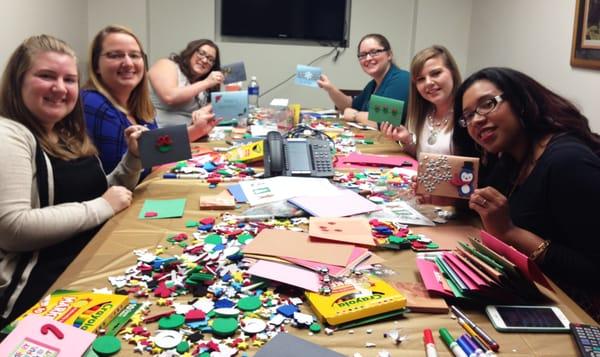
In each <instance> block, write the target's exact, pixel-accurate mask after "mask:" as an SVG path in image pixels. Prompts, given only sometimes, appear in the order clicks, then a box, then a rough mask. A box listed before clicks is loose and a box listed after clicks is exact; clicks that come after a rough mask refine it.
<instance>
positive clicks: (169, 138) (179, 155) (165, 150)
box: [139, 125, 192, 168]
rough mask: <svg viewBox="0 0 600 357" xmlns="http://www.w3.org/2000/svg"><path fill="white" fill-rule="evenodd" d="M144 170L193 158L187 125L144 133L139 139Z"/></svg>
mask: <svg viewBox="0 0 600 357" xmlns="http://www.w3.org/2000/svg"><path fill="white" fill-rule="evenodd" d="M139 150H140V160H141V161H142V166H143V167H144V168H151V167H152V166H156V165H162V164H167V163H172V162H176V161H181V160H187V159H189V158H191V157H192V151H191V148H190V139H189V137H188V132H187V126H186V125H176V126H170V127H166V128H160V129H154V130H149V131H144V132H143V133H142V135H141V136H140V139H139Z"/></svg>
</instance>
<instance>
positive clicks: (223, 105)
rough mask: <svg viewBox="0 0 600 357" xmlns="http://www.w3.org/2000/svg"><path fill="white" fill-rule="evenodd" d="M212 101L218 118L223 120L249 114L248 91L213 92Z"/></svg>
mask: <svg viewBox="0 0 600 357" xmlns="http://www.w3.org/2000/svg"><path fill="white" fill-rule="evenodd" d="M210 102H211V103H212V107H213V111H214V113H215V116H216V117H217V118H220V119H222V120H223V121H230V120H232V119H236V120H237V119H239V118H243V117H246V116H247V115H248V92H247V91H245V90H241V91H236V92H212V93H211V94H210Z"/></svg>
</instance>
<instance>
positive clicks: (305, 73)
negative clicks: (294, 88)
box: [294, 64, 321, 88]
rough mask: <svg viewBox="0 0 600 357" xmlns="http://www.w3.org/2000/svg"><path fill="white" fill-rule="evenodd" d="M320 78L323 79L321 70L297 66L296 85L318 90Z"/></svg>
mask: <svg viewBox="0 0 600 357" xmlns="http://www.w3.org/2000/svg"><path fill="white" fill-rule="evenodd" d="M319 77H321V68H319V67H311V66H305V65H301V64H299V65H297V66H296V78H295V79H294V83H296V84H298V85H301V86H307V87H313V88H318V87H319V85H318V84H317V80H318V79H319Z"/></svg>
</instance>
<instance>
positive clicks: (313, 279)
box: [248, 260, 321, 292]
mask: <svg viewBox="0 0 600 357" xmlns="http://www.w3.org/2000/svg"><path fill="white" fill-rule="evenodd" d="M248 273H249V274H251V275H254V276H259V277H261V278H266V279H270V280H275V281H279V282H282V283H285V284H288V285H293V286H297V287H299V288H302V289H305V290H310V291H314V292H318V291H319V288H320V287H321V283H320V280H319V273H316V272H314V271H310V270H307V269H303V268H299V267H297V266H293V265H290V264H283V263H277V262H272V261H269V260H259V261H257V262H256V263H255V264H254V265H252V266H251V267H250V269H248Z"/></svg>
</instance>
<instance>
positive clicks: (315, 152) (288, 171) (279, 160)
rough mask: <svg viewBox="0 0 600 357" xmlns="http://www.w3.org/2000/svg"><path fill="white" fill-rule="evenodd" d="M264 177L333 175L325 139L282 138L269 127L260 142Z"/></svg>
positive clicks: (330, 157) (331, 158)
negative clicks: (261, 143) (262, 145)
mask: <svg viewBox="0 0 600 357" xmlns="http://www.w3.org/2000/svg"><path fill="white" fill-rule="evenodd" d="M264 165H265V173H264V177H272V176H313V177H333V174H334V171H333V157H332V155H331V151H330V150H329V143H328V142H327V141H325V140H319V139H312V138H310V139H304V138H289V139H284V138H283V136H281V134H280V133H279V132H277V131H270V132H269V133H268V134H267V138H266V139H265V143H264Z"/></svg>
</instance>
